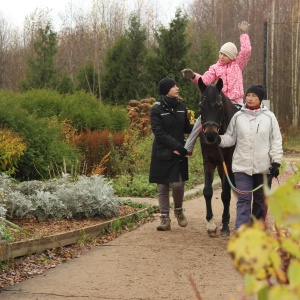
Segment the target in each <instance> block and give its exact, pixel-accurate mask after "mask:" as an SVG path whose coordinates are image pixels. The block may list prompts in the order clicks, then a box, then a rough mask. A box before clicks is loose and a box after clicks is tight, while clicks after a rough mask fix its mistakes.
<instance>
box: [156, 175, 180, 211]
mask: <svg viewBox="0 0 300 300" xmlns="http://www.w3.org/2000/svg"><path fill="white" fill-rule="evenodd" d="M180 180H181V178H180ZM184 184H185V182H184V181H179V182H172V183H166V184H164V183H159V184H157V192H158V203H159V209H160V213H161V214H169V211H170V196H169V193H170V188H171V190H172V196H173V201H174V205H175V207H176V208H180V207H182V203H183V196H184Z"/></svg>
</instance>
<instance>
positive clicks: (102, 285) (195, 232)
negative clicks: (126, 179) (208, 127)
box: [0, 182, 276, 300]
mask: <svg viewBox="0 0 300 300" xmlns="http://www.w3.org/2000/svg"><path fill="white" fill-rule="evenodd" d="M275 185H276V182H274V186H275ZM154 204H156V203H154ZM184 207H185V213H186V216H187V219H188V221H189V225H188V226H187V227H186V228H180V227H179V226H178V225H177V223H176V222H175V218H174V216H173V214H172V215H171V218H172V230H171V231H168V232H160V231H157V230H156V226H157V225H158V224H159V218H158V217H157V218H156V219H155V221H154V222H153V223H148V224H145V225H143V226H142V227H140V228H138V229H136V230H134V231H132V232H129V233H126V234H124V235H122V236H120V237H118V238H117V239H115V240H113V241H112V242H109V243H108V244H105V245H104V246H100V247H97V248H95V249H93V250H91V251H89V252H88V253H86V254H84V255H82V256H81V257H80V258H78V259H74V260H71V261H69V262H67V263H66V264H63V265H59V266H57V267H56V268H54V269H52V270H50V271H47V272H46V273H44V274H42V275H40V276H38V277H35V278H32V279H28V280H26V281H24V282H21V283H19V284H16V285H15V286H13V287H11V288H10V289H7V290H5V291H2V293H1V294H0V298H2V299H7V300H9V299H22V300H26V299H28V300H29V299H30V300H32V299H35V300H47V299H49V300H50V299H51V300H52V299H74V298H76V299H88V300H94V299H107V300H112V299H113V300H117V299H118V300H161V299H168V300H170V299H171V300H187V299H189V300H191V299H197V297H196V294H195V291H194V289H193V287H192V285H191V284H190V281H189V278H192V280H193V281H194V283H195V285H196V287H197V289H198V290H199V292H200V295H201V297H202V300H226V299H230V297H235V299H237V300H240V299H241V296H242V294H243V279H242V277H241V276H240V275H239V274H238V273H237V272H236V271H235V270H234V269H233V266H232V264H231V260H230V258H229V256H228V255H227V252H226V246H227V242H228V238H224V237H216V238H210V237H208V235H207V233H206V220H205V202H204V198H203V197H198V198H195V199H193V200H188V201H186V202H185V203H184ZM213 209H214V215H215V220H216V221H217V222H218V224H219V223H220V220H221V214H222V204H221V199H220V189H218V190H217V191H215V194H214V198H213ZM231 216H232V220H231V228H233V222H234V216H235V199H233V200H232V205H231ZM243 299H245V298H243Z"/></svg>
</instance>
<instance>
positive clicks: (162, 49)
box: [148, 9, 190, 93]
mask: <svg viewBox="0 0 300 300" xmlns="http://www.w3.org/2000/svg"><path fill="white" fill-rule="evenodd" d="M187 23H188V18H187V15H186V14H183V13H182V11H181V10H180V9H178V10H177V11H176V13H175V19H173V20H172V21H171V23H170V27H169V29H168V28H165V27H163V26H161V27H160V28H159V29H158V31H157V32H156V34H155V37H156V40H157V43H158V45H157V47H155V48H154V49H153V54H152V55H151V56H150V57H149V59H148V70H149V75H150V76H151V78H152V81H155V82H156V84H157V83H158V82H159V81H160V79H161V78H162V77H165V76H169V77H172V78H174V79H175V80H176V81H177V83H178V84H179V82H183V81H182V78H181V73H180V71H181V70H182V69H184V68H185V67H186V55H187V52H188V49H189V47H190V45H189V44H188V43H187V36H186V28H187ZM155 88H156V87H155ZM152 92H153V93H156V92H157V91H156V90H153V91H152Z"/></svg>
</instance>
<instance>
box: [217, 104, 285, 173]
mask: <svg viewBox="0 0 300 300" xmlns="http://www.w3.org/2000/svg"><path fill="white" fill-rule="evenodd" d="M220 137H221V143H220V146H221V147H230V146H233V145H235V144H236V147H235V150H234V153H233V159H232V171H233V172H234V173H235V172H242V173H246V174H248V175H250V176H252V175H253V174H269V173H270V172H269V168H270V167H271V163H272V162H276V163H278V164H281V163H282V155H283V150H282V137H281V133H280V129H279V125H278V122H277V119H276V117H275V115H274V114H273V113H272V112H271V111H269V110H268V109H267V108H266V107H265V106H264V105H263V104H261V106H260V108H259V109H257V110H249V109H247V108H246V107H245V105H244V106H243V107H242V108H241V110H240V111H238V112H237V113H236V114H235V115H234V116H233V117H232V119H231V121H230V123H229V125H228V128H227V131H226V132H225V134H224V135H220Z"/></svg>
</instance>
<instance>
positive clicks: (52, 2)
mask: <svg viewBox="0 0 300 300" xmlns="http://www.w3.org/2000/svg"><path fill="white" fill-rule="evenodd" d="M110 1H111V2H113V1H114V0H110ZM136 1H138V0H127V1H126V0H123V2H121V3H125V4H126V5H129V6H131V5H132V7H134V3H135V2H136ZM147 2H148V1H147ZM147 2H146V3H147ZM152 2H153V3H155V6H156V8H157V11H158V12H159V14H160V17H161V18H162V17H163V16H164V18H166V19H167V20H166V21H167V22H166V24H168V23H169V21H170V20H171V19H172V18H174V16H175V11H176V8H178V7H186V5H187V4H188V3H191V2H192V0H152ZM70 3H73V4H74V5H75V6H80V8H82V9H83V10H86V11H88V10H89V7H91V4H92V3H93V0H0V14H2V16H3V17H4V18H5V19H6V20H9V21H10V22H11V23H12V24H13V25H16V26H19V27H22V26H23V25H24V20H25V17H26V16H29V15H30V14H31V13H33V12H34V11H35V9H36V8H39V9H49V10H50V14H51V19H52V20H54V23H55V20H58V19H59V14H63V13H64V11H65V10H66V8H67V7H68V5H69V4H70ZM117 3H120V1H117ZM58 22H59V21H58ZM54 25H55V24H54Z"/></svg>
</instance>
